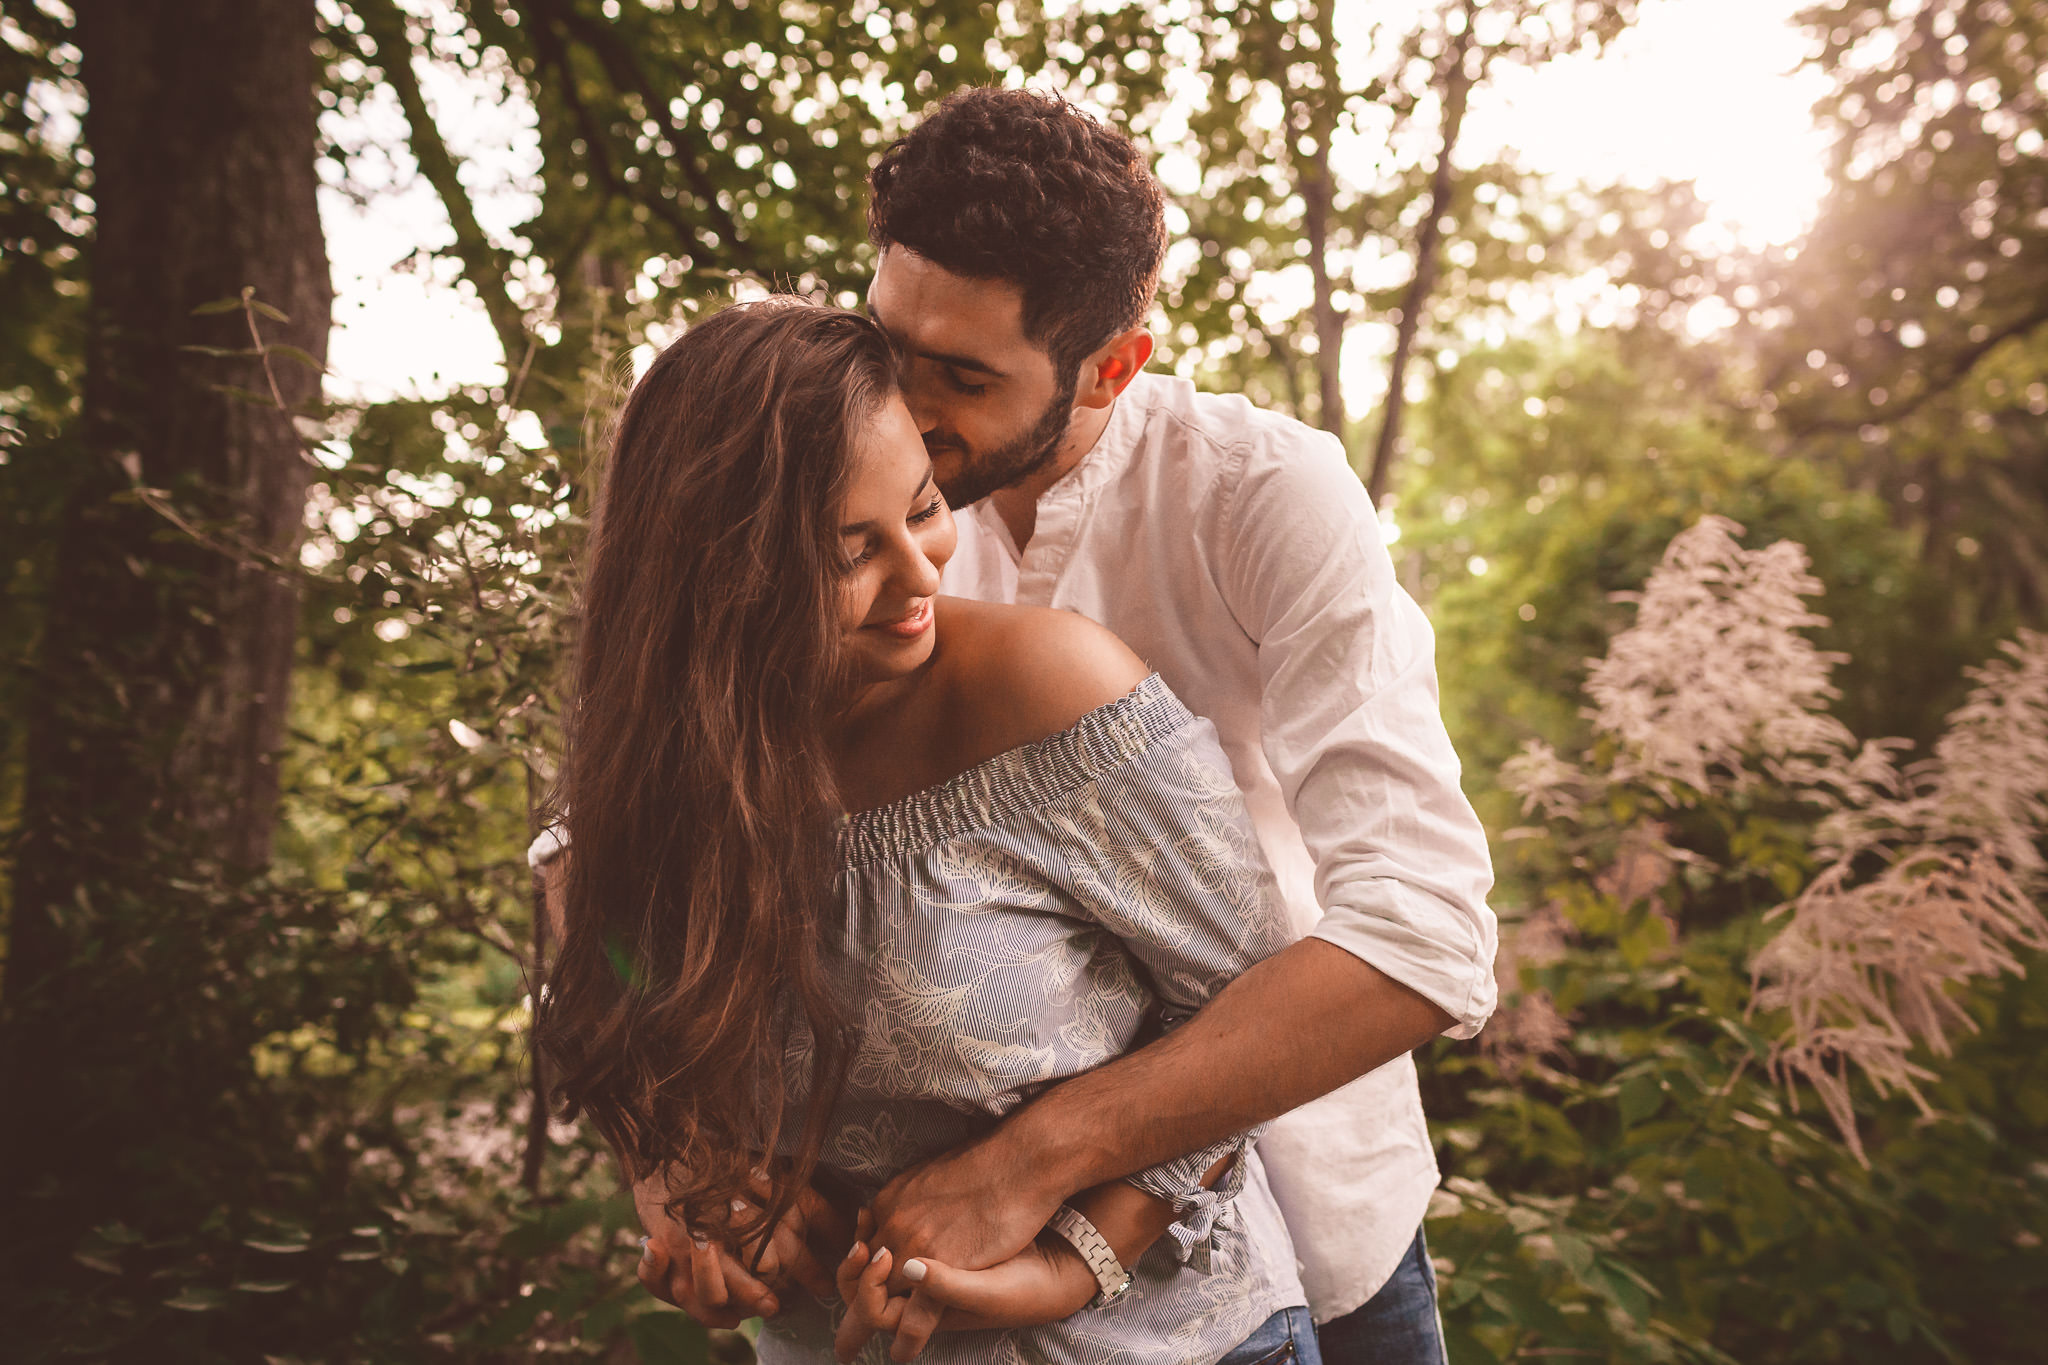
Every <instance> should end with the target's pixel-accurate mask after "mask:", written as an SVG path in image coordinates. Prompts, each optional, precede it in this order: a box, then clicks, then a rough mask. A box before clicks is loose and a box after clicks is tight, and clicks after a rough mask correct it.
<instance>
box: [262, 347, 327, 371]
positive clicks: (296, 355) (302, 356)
mask: <svg viewBox="0 0 2048 1365" xmlns="http://www.w3.org/2000/svg"><path fill="white" fill-rule="evenodd" d="M263 351H264V354H265V355H275V356H282V357H284V358H285V359H286V360H289V361H291V362H292V363H293V364H295V365H303V366H305V367H306V368H307V369H309V370H311V371H312V372H313V373H314V374H325V373H327V366H326V365H324V364H322V363H321V362H320V361H319V360H317V359H315V358H314V357H313V355H312V354H311V353H309V352H307V351H302V350H300V349H299V348H298V347H296V346H291V345H287V344H286V343H284V342H282V341H275V342H272V343H271V344H270V345H268V346H265V347H264V348H263Z"/></svg>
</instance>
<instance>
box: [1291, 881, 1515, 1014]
mask: <svg viewBox="0 0 2048 1365" xmlns="http://www.w3.org/2000/svg"><path fill="white" fill-rule="evenodd" d="M1378 885H1379V886H1382V887H1387V888H1390V889H1392V890H1393V894H1394V895H1396V896H1399V895H1400V888H1399V884H1398V883H1394V882H1392V881H1381V882H1379V883H1378ZM1411 894H1412V893H1411ZM1482 913H1483V916H1484V917H1483V919H1481V920H1478V921H1476V922H1475V921H1474V920H1472V919H1468V918H1466V917H1464V916H1462V915H1452V914H1449V913H1443V912H1438V913H1435V914H1431V915H1428V916H1426V917H1425V916H1421V915H1407V914H1403V915H1400V916H1395V915H1393V914H1391V913H1389V910H1388V907H1386V906H1373V907H1370V908H1364V907H1359V906H1352V905H1332V906H1330V907H1329V909H1328V910H1327V911H1326V912H1325V913H1324V915H1323V918H1322V921H1321V922H1320V923H1318V924H1317V925H1316V927H1315V928H1314V929H1313V930H1312V931H1310V933H1309V937H1310V938H1319V939H1321V940H1322V941H1323V942H1325V943H1329V944H1334V945H1335V946H1336V947H1339V948H1342V949H1343V950H1344V951H1345V952H1347V953H1349V954H1351V955H1352V956H1353V957H1355V958H1357V959H1358V960H1359V961H1360V962H1363V963H1365V964H1366V965H1367V966H1369V967H1373V968H1376V969H1378V970H1379V971H1382V972H1385V973H1386V974H1387V975H1388V976H1389V977H1392V978H1393V979H1394V980H1396V981H1398V982H1400V983H1401V984H1402V985H1404V986H1406V987H1407V988H1408V989H1410V990H1412V991H1414V992H1415V993H1416V994H1417V995H1420V996H1421V997H1422V998H1423V999H1425V1000H1427V1001H1429V1002H1430V1003H1431V1004H1433V1005H1435V1006H1437V1007H1438V1008H1439V1009H1441V1010H1443V1011H1444V1012H1445V1013H1446V1014H1448V1015H1450V1016H1451V1019H1452V1024H1451V1027H1449V1028H1447V1029H1445V1030H1444V1034H1445V1036H1446V1037H1451V1038H1470V1037H1472V1036H1473V1035H1474V1034H1476V1033H1478V1032H1479V1030H1480V1029H1481V1028H1482V1027H1484V1026H1485V1024H1486V1021H1487V1020H1488V1019H1490V1018H1492V1017H1493V1010H1494V1005H1495V1004H1496V1003H1497V1001H1498V998H1499V985H1498V983H1496V981H1495V980H1494V975H1493V958H1494V952H1495V949H1496V947H1497V936H1498V933H1499V931H1498V929H1496V927H1495V924H1494V918H1493V912H1492V911H1490V910H1484V909H1483V907H1482Z"/></svg>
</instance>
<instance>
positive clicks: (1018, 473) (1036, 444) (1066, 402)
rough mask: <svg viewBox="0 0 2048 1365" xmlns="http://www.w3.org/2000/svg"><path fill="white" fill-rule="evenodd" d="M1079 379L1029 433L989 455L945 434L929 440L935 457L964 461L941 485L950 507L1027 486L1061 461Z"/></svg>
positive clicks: (1068, 383) (1063, 390)
mask: <svg viewBox="0 0 2048 1365" xmlns="http://www.w3.org/2000/svg"><path fill="white" fill-rule="evenodd" d="M1078 379H1079V376H1078V375H1071V374H1070V375H1069V376H1068V377H1067V379H1066V381H1065V382H1064V383H1062V384H1061V385H1060V389H1059V392H1058V393H1055V394H1054V395H1053V398H1052V402H1050V403H1048V404H1046V407H1045V411H1044V412H1041V413H1040V414H1038V420H1037V421H1036V422H1033V423H1032V424H1031V429H1030V430H1029V431H1026V432H1024V433H1023V434H1022V435H1020V436H1018V437H1016V438H1015V439H1014V440H1009V441H1005V442H1003V443H1002V444H1001V445H999V446H997V447H996V448H995V449H994V450H991V451H989V452H987V453H986V454H983V455H975V454H974V453H973V452H971V451H969V450H967V449H966V447H964V446H962V445H961V444H960V443H959V442H958V441H954V440H950V439H948V438H947V437H946V436H944V434H943V433H941V434H939V435H938V439H937V440H934V439H932V437H929V436H928V437H926V438H925V445H926V446H927V447H928V448H929V449H930V450H931V452H932V454H933V455H937V454H939V453H940V452H941V451H946V450H955V451H959V452H960V454H961V457H962V458H961V462H960V472H959V473H957V474H955V475H954V476H953V477H952V478H950V479H947V480H945V481H943V482H941V483H940V484H939V492H941V493H943V494H944V495H945V497H946V503H947V505H948V506H950V507H966V506H968V505H969V504H970V503H977V502H980V501H981V500H982V499H983V498H985V497H987V496H988V495H989V494H991V493H993V492H995V491H996V490H997V489H999V488H1011V487H1014V486H1016V485H1017V484H1020V483H1022V482H1024V480H1026V479H1028V478H1030V477H1031V476H1032V475H1033V474H1036V473H1038V472H1039V471H1040V470H1042V469H1044V468H1045V467H1046V466H1047V465H1049V464H1051V463H1052V462H1053V461H1054V460H1055V459H1056V458H1058V456H1059V453H1060V443H1061V442H1062V441H1064V440H1065V439H1066V435H1067V428H1068V427H1069V426H1070V425H1072V423H1073V419H1074V393H1075V389H1076V386H1077V382H1078Z"/></svg>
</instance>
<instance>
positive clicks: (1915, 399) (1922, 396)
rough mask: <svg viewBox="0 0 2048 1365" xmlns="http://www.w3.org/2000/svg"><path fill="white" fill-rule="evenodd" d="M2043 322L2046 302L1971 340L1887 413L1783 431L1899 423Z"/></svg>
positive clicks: (1793, 425)
mask: <svg viewBox="0 0 2048 1365" xmlns="http://www.w3.org/2000/svg"><path fill="white" fill-rule="evenodd" d="M2043 323H2048V299H2043V300H2041V301H2040V302H2038V303H2036V304H2035V305H2034V307H2033V308H2032V309H2031V310H2030V311H2028V312H2026V313H2023V314H2021V315H2020V316H2019V317H2016V318H2014V319H2013V320H2012V321H2010V322H2008V323H2005V324H2004V325H2002V326H1999V327H1995V328H1993V329H1992V330H1991V331H1990V332H1988V333H1987V334H1986V335H1985V337H1984V339H1983V340H1982V341H1973V342H1971V343H1970V344H1969V345H1967V346H1965V347H1963V349H1962V350H1960V351H1957V352H1955V353H1954V354H1953V355H1951V356H1950V357H1949V360H1948V363H1947V364H1946V365H1944V366H1942V369H1941V373H1940V375H1939V376H1936V377H1927V376H1926V374H1925V372H1924V371H1923V372H1922V375H1923V380H1924V382H1923V384H1922V386H1921V389H1920V391H1919V392H1918V393H1916V394H1914V395H1913V396H1912V397H1911V398H1909V399H1906V400H1905V401H1903V402H1900V403H1895V404H1893V405H1892V406H1891V407H1890V408H1889V409H1888V410H1887V411H1884V412H1878V411H1876V410H1874V409H1873V410H1869V411H1866V412H1864V413H1863V414H1862V415H1861V416H1858V417H1814V418H1809V419H1807V420H1805V421H1792V420H1788V421H1787V422H1786V423H1785V426H1786V429H1787V430H1788V432H1789V433H1790V434H1791V435H1792V436H1793V437H1794V438H1798V437H1802V436H1817V435H1819V434H1821V433H1822V432H1831V431H1855V430H1857V429H1859V428H1861V427H1865V426H1869V425H1871V424H1873V423H1876V424H1879V425H1888V424H1890V423H1893V422H1903V421H1905V420H1906V419H1907V418H1908V417H1911V416H1912V415H1913V414H1914V413H1916V412H1918V411H1919V410H1920V409H1921V408H1923V407H1925V406H1926V405H1927V404H1928V403H1930V402H1932V401H1933V400H1935V399H1936V398H1939V397H1941V395H1943V394H1945V393H1947V392H1948V391H1949V390H1951V389H1953V388H1954V387H1955V386H1956V385H1958V384H1960V383H1962V382H1963V381H1964V380H1965V379H1967V378H1969V377H1970V371H1972V370H1974V369H1976V368H1977V362H1978V361H1980V360H1982V359H1983V358H1984V357H1985V356H1987V355H1989V354H1990V353H1991V351H1992V350H1993V349H1995V348H1996V347H1998V346H1999V345H2001V344H2002V343H2004V342H2007V341H2010V340H2012V339H2013V338H2014V337H2020V336H2025V335H2027V334H2028V333H2029V332H2031V331H2033V330H2034V329H2035V328H2036V327H2039V326H2041V325H2042V324H2043Z"/></svg>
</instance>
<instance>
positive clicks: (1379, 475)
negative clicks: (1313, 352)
mask: <svg viewBox="0 0 2048 1365" xmlns="http://www.w3.org/2000/svg"><path fill="white" fill-rule="evenodd" d="M1476 8H1477V6H1476V4H1475V3H1474V0H1464V11H1465V27H1464V28H1463V29H1462V30H1461V31H1460V32H1459V33H1458V35H1457V36H1456V37H1455V38H1454V39H1452V41H1451V51H1450V55H1449V56H1448V58H1447V59H1446V60H1445V63H1444V145H1443V150H1442V151H1441V152H1440V153H1438V154H1437V159H1436V174H1435V175H1434V176H1432V177H1431V179H1430V186H1429V212H1428V214H1427V215H1426V216H1425V217H1424V218H1423V220H1422V231H1421V233H1420V234H1419V236H1418V237H1417V239H1416V243H1415V277H1414V278H1413V279H1411V280H1410V281H1409V282H1408V292H1407V294H1406V295H1405V296H1404V297H1403V298H1402V300H1401V323H1400V328H1399V330H1398V331H1397V332H1396V333H1395V336H1394V358H1393V360H1392V361H1391V362H1390V363H1389V365H1388V367H1387V400H1386V407H1385V409H1384V416H1382V417H1381V419H1380V435H1379V440H1378V441H1377V442H1376V443H1375V444H1374V446H1373V452H1372V472H1371V473H1370V474H1369V475H1368V476H1367V477H1366V483H1365V488H1366V492H1367V493H1368V494H1369V495H1370V496H1371V498H1372V500H1373V503H1374V504H1375V505H1377V504H1378V503H1379V500H1380V497H1381V495H1383V494H1384V493H1385V492H1386V491H1387V477H1388V475H1389V474H1390V473H1391V472H1392V470H1393V467H1394V443H1395V441H1396V440H1398V439H1399V437H1400V435H1401V410H1402V409H1403V407H1405V406H1406V404H1407V394H1406V392H1405V388H1406V384H1407V378H1408V359H1409V356H1410V354H1411V353H1412V352H1413V350H1414V348H1415V332H1416V329H1417V327H1418V326H1419V325H1420V324H1421V321H1422V310H1423V307H1424V306H1425V305H1426V304H1427V303H1428V302H1429V293H1430V290H1431V289H1433V288H1435V287H1436V271H1437V248H1438V246H1439V245H1440V244H1441V242H1442V240H1443V220H1444V215H1445V214H1446V213H1448V212H1450V207H1451V189H1452V185H1451V153H1452V152H1453V151H1454V150H1455V149H1456V148H1457V145H1458V133H1459V131H1460V130H1461V129H1462V128H1463V127H1464V123H1465V102H1466V97H1467V96H1469V95H1470V94H1471V93H1472V76H1471V73H1469V72H1468V71H1467V70H1466V69H1465V59H1466V56H1467V54H1468V53H1470V51H1471V49H1472V21H1473V11H1474V10H1475V9H1476Z"/></svg>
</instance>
